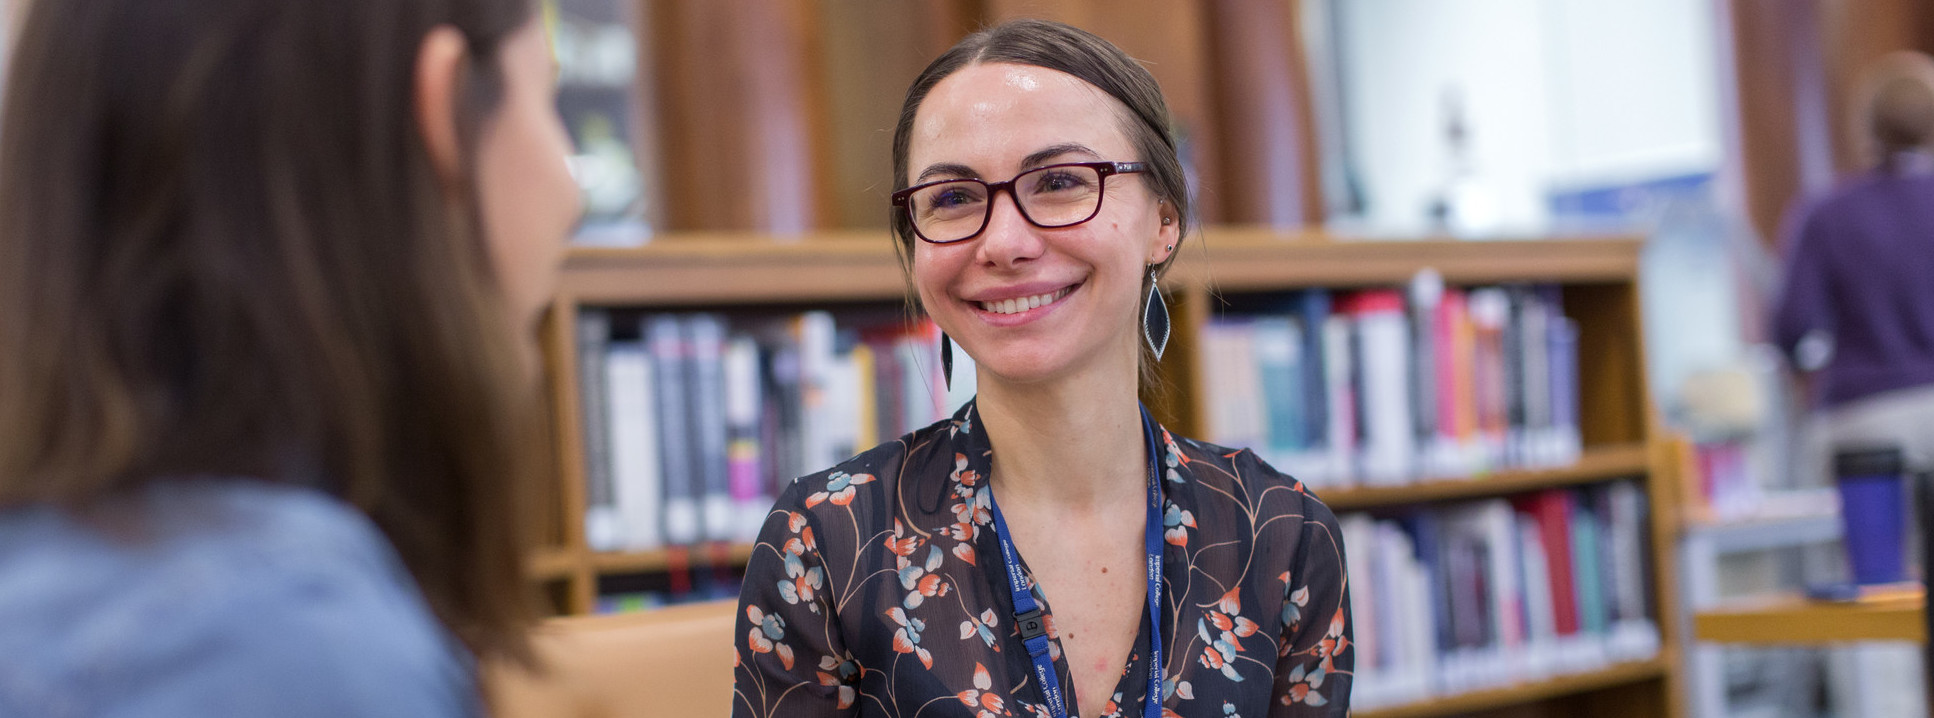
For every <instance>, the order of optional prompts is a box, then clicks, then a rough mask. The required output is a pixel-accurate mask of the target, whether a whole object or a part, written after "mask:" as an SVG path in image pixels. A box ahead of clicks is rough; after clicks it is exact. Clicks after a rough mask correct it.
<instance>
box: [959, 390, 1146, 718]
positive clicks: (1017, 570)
mask: <svg viewBox="0 0 1934 718" xmlns="http://www.w3.org/2000/svg"><path fill="white" fill-rule="evenodd" d="M1142 435H1143V440H1144V441H1145V442H1146V444H1147V446H1148V534H1147V536H1146V539H1145V540H1146V543H1147V548H1148V606H1147V609H1146V611H1147V614H1148V626H1149V634H1148V695H1147V697H1145V698H1143V699H1142V715H1143V716H1144V717H1145V718H1161V715H1162V610H1161V606H1162V603H1161V601H1162V482H1161V475H1162V474H1161V471H1160V467H1161V459H1160V458H1159V457H1160V456H1161V454H1159V453H1157V446H1158V444H1157V442H1156V441H1155V421H1154V420H1153V419H1150V418H1149V416H1148V410H1147V409H1142ZM987 508H988V511H989V513H992V514H993V515H994V535H995V537H997V538H999V539H1000V542H1001V559H1002V560H1003V561H1004V562H1006V564H1007V585H1008V590H1009V591H1012V592H1013V594H1014V625H1016V626H1018V627H1019V628H1020V630H1021V643H1022V644H1023V645H1025V646H1027V655H1028V656H1029V657H1030V658H1032V659H1034V680H1035V681H1036V682H1038V683H1039V684H1040V685H1041V697H1042V698H1043V699H1045V700H1046V701H1047V708H1048V711H1049V712H1050V714H1051V715H1053V716H1054V718H1067V716H1068V702H1067V699H1066V698H1065V697H1063V696H1062V695H1061V679H1060V678H1059V677H1057V676H1056V675H1055V673H1054V659H1053V658H1051V657H1049V655H1048V631H1047V627H1046V626H1045V625H1044V622H1043V621H1042V619H1041V606H1040V604H1037V603H1035V602H1034V594H1033V592H1031V591H1029V590H1028V586H1027V579H1026V578H1024V577H1022V575H1021V561H1020V558H1019V557H1018V556H1019V554H1018V553H1017V552H1016V551H1015V550H1014V541H1013V539H1011V538H1010V537H1009V536H1010V535H1009V533H1008V531H1007V519H1005V518H1002V517H1001V505H1000V504H999V503H998V502H995V501H994V492H993V491H992V489H989V491H988V492H987Z"/></svg>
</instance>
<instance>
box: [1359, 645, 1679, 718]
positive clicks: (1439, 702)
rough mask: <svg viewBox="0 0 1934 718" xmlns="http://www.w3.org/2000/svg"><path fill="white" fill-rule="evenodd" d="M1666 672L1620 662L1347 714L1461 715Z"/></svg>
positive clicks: (1650, 664) (1364, 717) (1658, 664)
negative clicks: (1570, 673) (1598, 667)
mask: <svg viewBox="0 0 1934 718" xmlns="http://www.w3.org/2000/svg"><path fill="white" fill-rule="evenodd" d="M1668 673H1669V669H1668V667H1667V663H1666V661H1665V660H1664V659H1653V660H1650V661H1638V662H1631V663H1620V664H1616V665H1612V666H1608V667H1606V668H1604V669H1601V670H1596V671H1591V672H1588V673H1576V674H1572V675H1564V676H1554V677H1551V678H1546V679H1544V680H1540V681H1533V682H1528V683H1522V684H1519V685H1514V686H1506V687H1503V688H1493V689H1488V690H1481V691H1472V692H1470V693H1460V694H1457V695H1448V696H1434V697H1431V698H1428V699H1425V700H1421V701H1417V702H1414V703H1407V704H1404V705H1398V706H1389V707H1384V708H1372V709H1367V710H1356V711H1351V712H1350V714H1351V715H1353V716H1356V718H1432V717H1434V716H1455V715H1463V714H1466V713H1474V712H1478V711H1485V710H1492V709H1497V708H1504V707H1508V706H1515V705H1520V704H1525V703H1536V702H1538V701H1545V700H1550V699H1554V698H1562V697H1565V696H1572V695H1578V694H1582V693H1589V692H1592V691H1598V690H1603V689H1606V688H1614V687H1617V686H1623V685H1629V684H1634V683H1641V682H1644V681H1652V680H1657V679H1659V678H1662V677H1664V676H1666V675H1667V674H1668Z"/></svg>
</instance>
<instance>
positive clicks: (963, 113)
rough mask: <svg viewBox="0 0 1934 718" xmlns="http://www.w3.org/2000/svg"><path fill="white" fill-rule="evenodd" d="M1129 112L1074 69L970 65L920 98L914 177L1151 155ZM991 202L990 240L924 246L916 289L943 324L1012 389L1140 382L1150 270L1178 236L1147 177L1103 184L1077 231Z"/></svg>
mask: <svg viewBox="0 0 1934 718" xmlns="http://www.w3.org/2000/svg"><path fill="white" fill-rule="evenodd" d="M1126 111H1127V110H1126V108H1124V107H1123V106H1122V105H1121V103H1120V102H1119V101H1117V100H1115V99H1114V98H1113V97H1110V96H1109V95H1108V94H1107V93H1105V92H1102V91H1101V90H1100V89H1099V88H1096V87H1094V86H1093V85H1090V84H1088V83H1087V82H1084V81H1082V80H1081V79H1079V78H1076V77H1074V76H1073V75H1069V74H1067V73H1064V72H1059V71H1056V70H1049V69H1046V68H1041V67H1034V66H1030V65H1016V64H1007V63H989V64H977V65H970V66H968V67H965V68H963V69H961V70H959V71H957V72H955V73H954V74H952V75H950V76H948V77H947V78H946V79H944V80H941V81H940V83H939V84H937V85H935V86H934V88H933V90H932V92H931V93H930V94H929V95H928V96H927V98H926V100H925V101H923V102H922V103H921V104H920V109H919V111H918V112H917V113H916V114H915V116H914V120H913V131H912V135H911V143H910V146H909V148H908V150H909V151H908V162H907V173H908V177H907V179H908V181H909V184H911V185H917V184H923V183H926V182H932V181H935V180H941V179H960V178H973V179H979V180H982V181H985V182H1001V181H1006V180H1008V179H1011V178H1013V177H1014V176H1015V175H1017V174H1019V173H1021V172H1023V171H1026V170H1029V169H1032V168H1036V167H1040V166H1043V165H1049V164H1058V163H1066V162H1096V161H1111V162H1135V161H1140V160H1141V159H1142V158H1141V157H1138V156H1136V154H1135V153H1134V151H1133V146H1132V145H1131V143H1130V142H1129V140H1128V137H1127V135H1126V134H1124V133H1123V131H1122V127H1121V122H1122V119H1121V118H1122V117H1123V115H1124V114H1125V113H1126ZM993 202H994V206H993V216H992V217H990V218H989V219H988V220H987V227H986V229H984V230H982V232H981V234H980V235H979V236H977V237H975V238H973V239H968V240H965V241H961V242H955V243H952V244H944V245H936V244H931V243H928V242H924V241H919V240H915V242H914V250H913V280H914V286H915V288H916V290H917V291H918V292H919V293H920V301H921V303H922V304H924V305H925V307H926V309H927V312H928V313H929V314H930V315H932V316H933V318H934V321H935V322H936V323H938V324H939V325H940V327H941V329H943V330H945V331H946V332H947V334H948V335H949V336H951V337H953V339H954V341H955V342H957V343H959V344H960V346H961V348H962V349H964V350H965V351H966V352H967V353H968V354H969V355H971V356H973V358H974V361H975V362H976V363H977V364H979V366H980V368H981V369H982V370H985V371H987V372H989V373H991V374H993V375H994V376H996V377H999V378H1002V379H1005V380H1008V381H1013V382H1020V383H1034V382H1040V381H1046V380H1052V379H1056V378H1060V377H1065V376H1069V375H1070V374H1072V373H1073V372H1076V371H1080V370H1082V369H1084V368H1090V367H1103V366H1111V365H1112V366H1115V367H1123V366H1125V367H1126V368H1128V370H1129V371H1130V372H1131V376H1132V372H1133V370H1134V367H1135V362H1136V361H1137V356H1138V355H1137V345H1136V342H1137V341H1138V338H1139V336H1140V335H1139V334H1137V333H1136V331H1135V327H1136V326H1137V319H1136V316H1135V315H1136V311H1137V309H1138V308H1139V307H1140V297H1141V291H1142V280H1143V277H1144V275H1145V274H1146V273H1147V269H1146V266H1147V265H1149V264H1151V263H1155V262H1159V261H1161V260H1162V259H1164V258H1166V257H1167V256H1168V250H1167V249H1165V246H1167V245H1173V244H1174V243H1175V241H1176V239H1177V237H1178V235H1179V232H1178V231H1177V229H1176V227H1177V225H1173V224H1171V225H1163V224H1162V218H1163V216H1165V213H1172V211H1173V210H1172V208H1170V207H1168V206H1166V205H1164V204H1160V203H1158V202H1157V198H1156V197H1155V195H1154V194H1153V193H1152V192H1151V191H1150V190H1149V185H1148V184H1147V183H1146V181H1145V179H1144V178H1143V176H1142V175H1139V174H1123V175H1115V176H1112V177H1109V178H1108V179H1107V180H1105V181H1104V183H1103V195H1102V202H1101V208H1100V212H1099V214H1097V215H1096V216H1095V217H1094V219H1091V220H1089V221H1087V222H1085V223H1082V224H1077V225H1074V226H1070V227H1060V228H1055V229H1042V228H1040V227H1036V226H1034V225H1032V224H1030V223H1028V221H1027V220H1026V219H1024V218H1023V217H1022V216H1021V214H1020V213H1019V212H1018V211H1017V210H1016V209H1015V206H1014V199H1013V197H1012V195H1010V194H1009V193H1006V192H1002V193H1000V194H998V195H996V196H995V198H994V200H993ZM1009 300H1017V301H1012V302H1010V301H1009ZM1023 305H1026V306H1031V307H1032V308H1023Z"/></svg>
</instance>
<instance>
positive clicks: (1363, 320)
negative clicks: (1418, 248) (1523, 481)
mask: <svg viewBox="0 0 1934 718" xmlns="http://www.w3.org/2000/svg"><path fill="white" fill-rule="evenodd" d="M1412 285H1413V286H1412V287H1411V290H1410V291H1409V292H1408V293H1407V294H1408V296H1407V297H1406V292H1402V291H1398V290H1364V291H1353V292H1344V293H1336V294H1333V293H1332V292H1330V291H1329V290H1327V289H1308V290H1302V291H1299V292H1295V293H1292V294H1288V295H1284V296H1280V297H1277V298H1274V299H1271V300H1266V301H1256V302H1250V303H1249V304H1248V305H1246V306H1240V307H1232V308H1231V311H1229V312H1225V313H1224V314H1223V315H1221V316H1219V317H1217V318H1215V319H1212V320H1211V321H1210V322H1209V323H1208V325H1207V326H1206V327H1205V328H1204V331H1203V332H1202V334H1201V353H1200V356H1201V361H1202V365H1203V371H1202V374H1203V378H1204V382H1203V385H1204V388H1205V390H1206V396H1204V398H1203V406H1204V407H1205V409H1206V417H1205V418H1206V421H1207V427H1206V430H1207V436H1206V438H1208V439H1209V440H1210V441H1213V442H1215V443H1218V444H1223V445H1227V446H1242V447H1251V448H1254V449H1255V450H1256V451H1257V452H1258V453H1259V454H1260V455H1262V456H1263V458H1264V459H1265V460H1267V461H1269V462H1270V463H1271V464H1273V465H1275V466H1276V467H1277V468H1279V469H1282V470H1284V471H1286V472H1288V473H1290V474H1292V475H1294V476H1296V477H1297V478H1299V479H1301V480H1303V481H1304V482H1306V483H1308V484H1310V485H1312V486H1317V487H1322V486H1342V485H1350V484H1356V483H1362V484H1367V485H1392V484H1402V483H1407V482H1411V481H1416V480H1420V479H1424V478H1445V477H1463V476H1476V475H1479V474H1483V473H1485V472H1487V471H1492V470H1496V469H1501V468H1514V467H1540V466H1562V465H1567V464H1570V463H1572V462H1574V461H1576V460H1577V458H1578V455H1579V453H1580V451H1581V448H1582V447H1581V445H1582V441H1581V438H1580V434H1579V426H1578V415H1579V409H1578V327H1577V325H1576V324H1575V323H1574V322H1573V321H1572V320H1571V319H1570V318H1568V317H1566V316H1565V314H1564V311H1563V307H1562V297H1561V296H1560V293H1559V288H1558V287H1557V286H1555V285H1549V286H1524V285H1518V286H1507V287H1483V288H1476V289H1468V290H1467V289H1462V288H1455V287H1450V288H1447V287H1444V286H1443V285H1442V282H1441V280H1438V279H1435V278H1434V275H1425V276H1423V277H1420V279H1419V280H1418V281H1415V282H1413V283H1412Z"/></svg>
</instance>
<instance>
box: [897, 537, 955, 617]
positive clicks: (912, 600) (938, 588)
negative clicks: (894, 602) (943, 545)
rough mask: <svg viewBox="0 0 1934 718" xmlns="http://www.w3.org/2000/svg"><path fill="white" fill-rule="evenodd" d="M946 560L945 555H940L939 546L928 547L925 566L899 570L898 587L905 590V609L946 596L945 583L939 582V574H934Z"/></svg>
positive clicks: (904, 567)
mask: <svg viewBox="0 0 1934 718" xmlns="http://www.w3.org/2000/svg"><path fill="white" fill-rule="evenodd" d="M946 558H947V554H945V553H942V552H941V551H940V547H939V546H928V547H927V563H926V564H925V565H922V566H913V565H907V566H903V567H901V568H900V587H901V588H904V589H906V590H907V597H906V599H904V601H903V603H905V605H906V607H907V608H919V607H920V604H921V603H924V602H925V601H926V600H927V599H929V598H936V597H939V596H945V595H947V582H946V581H943V580H941V578H940V574H937V573H934V571H937V570H939V569H940V565H941V564H942V563H943V562H945V561H946ZM902 560H903V561H904V559H902Z"/></svg>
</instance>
